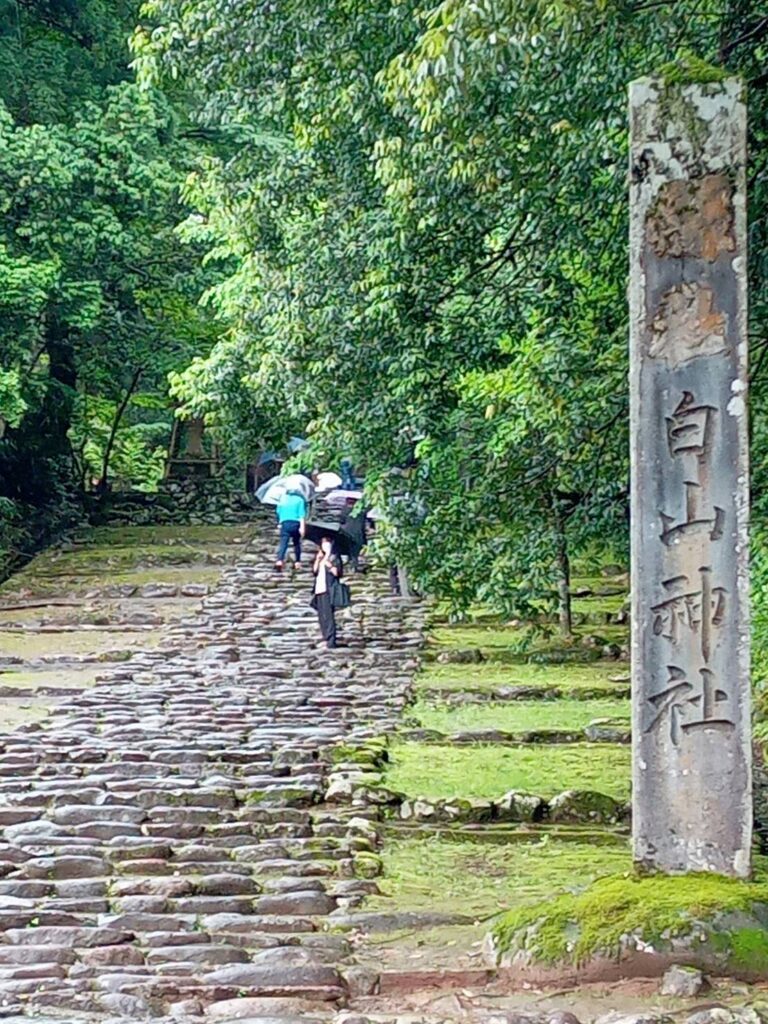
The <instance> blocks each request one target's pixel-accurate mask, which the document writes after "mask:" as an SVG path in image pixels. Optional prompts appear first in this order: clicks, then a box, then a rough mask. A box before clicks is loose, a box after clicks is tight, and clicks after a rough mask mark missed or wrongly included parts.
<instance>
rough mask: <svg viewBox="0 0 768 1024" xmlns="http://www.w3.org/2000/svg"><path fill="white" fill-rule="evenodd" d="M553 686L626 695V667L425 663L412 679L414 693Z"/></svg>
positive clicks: (606, 664) (601, 663) (599, 663)
mask: <svg viewBox="0 0 768 1024" xmlns="http://www.w3.org/2000/svg"><path fill="white" fill-rule="evenodd" d="M516 686H533V687H537V688H539V689H542V690H544V689H546V688H548V687H552V686H556V687H558V689H560V690H562V692H563V693H564V694H566V695H567V694H570V693H572V692H573V693H577V694H578V693H582V692H584V691H587V692H592V691H600V690H605V691H607V692H608V693H611V692H614V691H620V692H622V691H623V692H626V690H627V688H628V686H629V666H628V665H627V664H626V663H622V662H616V661H596V662H586V663H584V662H575V663H573V664H569V665H537V664H532V665H531V664H529V665H526V664H520V665H500V664H497V663H495V662H482V663H480V664H478V665H442V664H439V663H437V662H427V663H425V665H424V668H423V671H422V672H421V673H420V674H419V676H418V678H417V680H416V687H417V689H418V690H420V691H421V690H434V689H445V690H486V691H490V690H497V689H499V688H500V687H516Z"/></svg>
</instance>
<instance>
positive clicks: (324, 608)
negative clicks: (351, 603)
mask: <svg viewBox="0 0 768 1024" xmlns="http://www.w3.org/2000/svg"><path fill="white" fill-rule="evenodd" d="M312 572H313V573H314V575H315V585H314V589H313V593H312V600H311V601H310V604H311V605H312V607H313V608H314V609H315V611H316V612H317V618H318V622H319V623H320V632H321V633H322V636H323V640H324V641H325V646H326V647H327V648H328V650H329V651H331V650H333V649H334V648H335V647H336V606H337V605H338V604H339V600H338V596H337V595H338V592H339V590H340V588H342V586H343V585H342V584H341V577H342V575H343V572H344V570H343V568H342V565H341V559H340V558H339V556H338V555H337V554H335V552H334V550H333V540H332V538H331V537H323V538H322V540H321V541H320V547H319V549H318V552H317V554H316V555H315V563H314V565H313V566H312ZM344 589H346V588H344Z"/></svg>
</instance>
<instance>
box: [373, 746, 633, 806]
mask: <svg viewBox="0 0 768 1024" xmlns="http://www.w3.org/2000/svg"><path fill="white" fill-rule="evenodd" d="M390 758H391V760H390V765H389V767H388V769H387V772H386V775H385V779H384V784H385V786H386V787H387V788H388V789H392V790H395V791H397V792H401V793H406V794H407V795H408V796H422V797H425V798H426V799H428V800H436V799H447V798H451V797H463V798H467V799H473V798H479V799H485V800H493V799H495V798H497V797H500V796H501V795H502V794H503V793H506V792H508V791H509V790H513V789H514V790H518V791H520V792H527V793H534V794H536V795H537V796H543V797H551V796H554V795H556V794H557V793H561V792H562V791H563V790H566V789H584V790H595V791H597V792H599V793H605V794H606V795H608V796H612V797H615V798H616V799H617V800H626V799H627V798H628V796H629V776H630V768H629V760H630V752H629V750H628V748H626V747H622V746H618V745H615V744H600V743H573V744H569V745H566V746H553V747H548V746H544V745H539V746H535V745H531V746H519V747H508V746H503V745H501V744H492V743H491V744H487V745H479V744H478V745H477V746H470V747H455V746H448V745H446V746H442V745H437V744H436V745H429V744H425V743H396V744H393V745H392V746H391V748H390Z"/></svg>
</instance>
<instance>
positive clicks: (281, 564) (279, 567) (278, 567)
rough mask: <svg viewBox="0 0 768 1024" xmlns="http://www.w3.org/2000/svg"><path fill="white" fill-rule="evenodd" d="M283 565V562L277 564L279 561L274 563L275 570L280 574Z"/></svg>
mask: <svg viewBox="0 0 768 1024" xmlns="http://www.w3.org/2000/svg"><path fill="white" fill-rule="evenodd" d="M283 564H284V563H283V562H279V561H278V562H275V568H276V569H277V571H278V572H282V571H283Z"/></svg>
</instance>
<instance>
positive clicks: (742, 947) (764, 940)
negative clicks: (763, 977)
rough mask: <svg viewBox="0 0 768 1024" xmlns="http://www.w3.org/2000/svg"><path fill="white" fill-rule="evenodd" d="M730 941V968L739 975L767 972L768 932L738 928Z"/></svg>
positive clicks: (729, 936)
mask: <svg viewBox="0 0 768 1024" xmlns="http://www.w3.org/2000/svg"><path fill="white" fill-rule="evenodd" d="M727 938H728V939H729V940H730V955H729V959H728V963H729V966H730V967H731V968H732V969H733V970H734V971H736V972H738V973H742V972H743V973H745V974H753V973H758V972H765V971H766V969H767V968H768V932H767V931H764V930H762V929H760V928H736V929H734V930H733V931H732V932H730V934H729V935H728V936H727Z"/></svg>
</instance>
